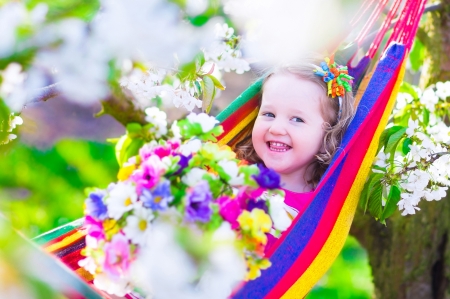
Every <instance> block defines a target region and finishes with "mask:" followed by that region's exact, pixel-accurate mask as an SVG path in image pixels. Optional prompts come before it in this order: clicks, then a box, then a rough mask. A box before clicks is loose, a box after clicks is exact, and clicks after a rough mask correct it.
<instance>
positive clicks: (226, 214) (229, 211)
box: [216, 196, 242, 229]
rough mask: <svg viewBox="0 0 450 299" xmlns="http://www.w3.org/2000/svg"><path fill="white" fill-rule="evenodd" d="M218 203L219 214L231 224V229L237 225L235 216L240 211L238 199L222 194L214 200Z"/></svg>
mask: <svg viewBox="0 0 450 299" xmlns="http://www.w3.org/2000/svg"><path fill="white" fill-rule="evenodd" d="M216 202H217V203H218V204H219V214H220V216H222V217H223V219H225V220H226V221H228V222H229V223H230V224H231V228H232V229H236V228H238V227H239V223H238V222H237V218H238V217H239V215H240V214H241V213H242V209H241V206H240V204H239V200H237V199H233V198H229V197H226V196H222V197H220V198H218V199H217V201H216Z"/></svg>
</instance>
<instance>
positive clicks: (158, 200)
mask: <svg viewBox="0 0 450 299" xmlns="http://www.w3.org/2000/svg"><path fill="white" fill-rule="evenodd" d="M161 200H162V197H161V196H155V200H154V202H155V203H160V202H161Z"/></svg>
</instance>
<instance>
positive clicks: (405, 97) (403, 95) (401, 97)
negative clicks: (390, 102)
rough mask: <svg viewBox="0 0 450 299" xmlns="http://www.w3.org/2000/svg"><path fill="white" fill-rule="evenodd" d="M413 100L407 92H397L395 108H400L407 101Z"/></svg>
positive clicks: (403, 106)
mask: <svg viewBox="0 0 450 299" xmlns="http://www.w3.org/2000/svg"><path fill="white" fill-rule="evenodd" d="M413 100H414V98H413V96H412V95H410V94H409V93H407V92H399V93H398V95H397V101H396V104H395V109H397V110H401V109H403V108H405V107H406V105H407V104H408V103H411V102H412V101H413Z"/></svg>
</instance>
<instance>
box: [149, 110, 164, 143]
mask: <svg viewBox="0 0 450 299" xmlns="http://www.w3.org/2000/svg"><path fill="white" fill-rule="evenodd" d="M145 114H147V116H146V117H145V120H146V121H148V122H149V123H151V124H153V125H154V127H152V128H151V129H150V131H151V132H153V133H155V136H156V138H160V137H161V136H162V135H165V134H167V114H166V113H165V112H164V111H161V110H159V109H158V108H157V107H149V108H147V109H145Z"/></svg>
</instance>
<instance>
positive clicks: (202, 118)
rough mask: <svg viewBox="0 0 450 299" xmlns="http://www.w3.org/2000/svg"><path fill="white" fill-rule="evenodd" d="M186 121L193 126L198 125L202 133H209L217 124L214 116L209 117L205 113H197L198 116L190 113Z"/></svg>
mask: <svg viewBox="0 0 450 299" xmlns="http://www.w3.org/2000/svg"><path fill="white" fill-rule="evenodd" d="M187 119H188V120H189V121H190V122H191V123H193V124H194V123H198V124H200V125H201V127H202V131H203V133H207V132H209V131H211V130H212V129H213V128H214V126H215V125H216V124H218V123H219V121H218V120H217V119H216V118H215V117H214V116H209V115H208V114H206V113H199V114H195V113H191V114H189V115H188V116H187Z"/></svg>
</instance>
